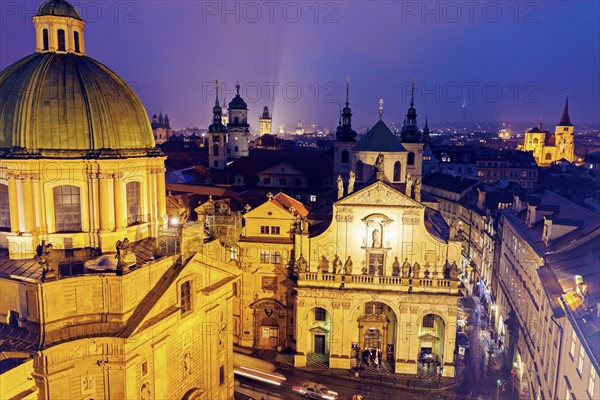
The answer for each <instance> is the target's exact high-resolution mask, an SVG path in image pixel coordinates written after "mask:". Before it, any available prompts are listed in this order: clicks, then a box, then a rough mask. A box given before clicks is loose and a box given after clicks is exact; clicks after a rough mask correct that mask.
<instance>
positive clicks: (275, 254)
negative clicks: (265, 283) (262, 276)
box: [271, 251, 281, 264]
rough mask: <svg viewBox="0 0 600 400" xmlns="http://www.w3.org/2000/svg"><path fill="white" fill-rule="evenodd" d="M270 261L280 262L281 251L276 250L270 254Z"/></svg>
mask: <svg viewBox="0 0 600 400" xmlns="http://www.w3.org/2000/svg"><path fill="white" fill-rule="evenodd" d="M271 262H272V263H273V264H281V253H280V252H278V251H275V252H273V254H272V255H271Z"/></svg>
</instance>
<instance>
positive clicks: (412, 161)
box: [407, 151, 415, 165]
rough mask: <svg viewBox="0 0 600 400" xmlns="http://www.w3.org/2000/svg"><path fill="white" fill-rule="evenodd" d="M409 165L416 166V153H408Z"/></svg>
mask: <svg viewBox="0 0 600 400" xmlns="http://www.w3.org/2000/svg"><path fill="white" fill-rule="evenodd" d="M407 164H408V165H415V153H413V152H412V151H411V152H410V153H408V161H407Z"/></svg>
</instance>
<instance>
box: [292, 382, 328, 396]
mask: <svg viewBox="0 0 600 400" xmlns="http://www.w3.org/2000/svg"><path fill="white" fill-rule="evenodd" d="M292 390H294V391H296V392H298V393H300V394H301V395H302V396H304V397H306V398H308V399H325V400H337V398H338V394H337V392H334V391H333V390H330V389H329V388H328V387H327V386H325V385H320V384H318V383H313V382H305V383H303V384H302V386H292Z"/></svg>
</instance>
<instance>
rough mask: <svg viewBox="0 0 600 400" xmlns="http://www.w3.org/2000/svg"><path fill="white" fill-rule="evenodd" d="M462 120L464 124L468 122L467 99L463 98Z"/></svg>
mask: <svg viewBox="0 0 600 400" xmlns="http://www.w3.org/2000/svg"><path fill="white" fill-rule="evenodd" d="M460 122H461V123H462V124H463V125H464V124H465V123H466V122H467V99H463V103H462V107H461V108H460Z"/></svg>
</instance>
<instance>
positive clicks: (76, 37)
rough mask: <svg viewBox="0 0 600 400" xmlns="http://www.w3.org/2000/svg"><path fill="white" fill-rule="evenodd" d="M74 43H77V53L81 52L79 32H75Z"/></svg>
mask: <svg viewBox="0 0 600 400" xmlns="http://www.w3.org/2000/svg"><path fill="white" fill-rule="evenodd" d="M73 43H75V53H79V32H74V33H73Z"/></svg>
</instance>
